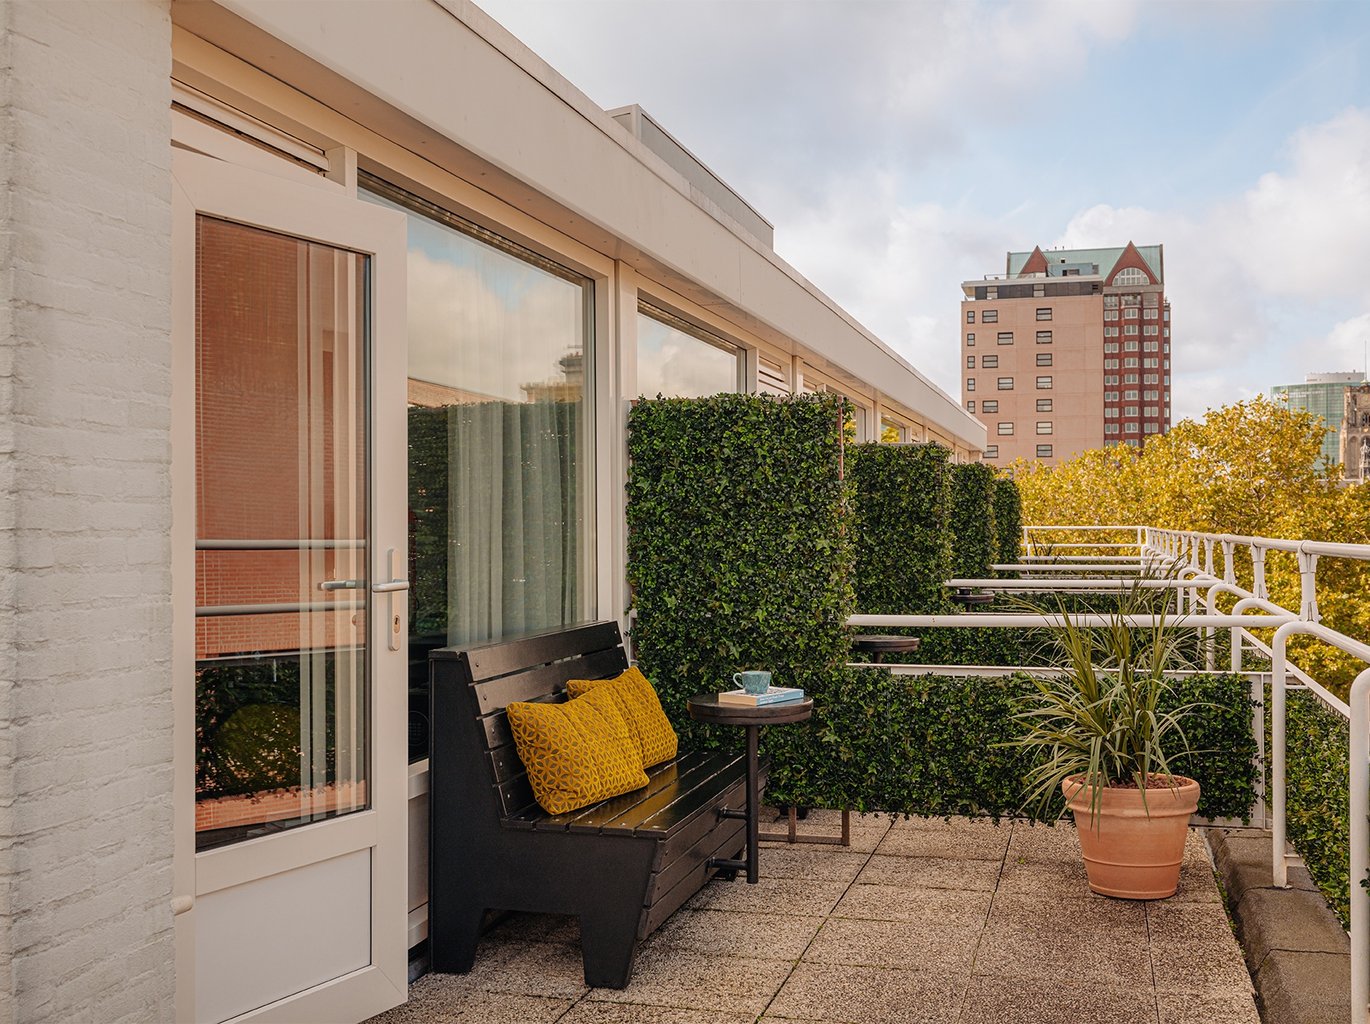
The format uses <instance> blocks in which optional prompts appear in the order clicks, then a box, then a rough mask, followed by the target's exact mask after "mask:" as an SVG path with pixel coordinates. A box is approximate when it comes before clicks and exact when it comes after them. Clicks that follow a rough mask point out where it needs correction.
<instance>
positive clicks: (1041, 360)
mask: <svg viewBox="0 0 1370 1024" xmlns="http://www.w3.org/2000/svg"><path fill="white" fill-rule="evenodd" d="M961 290H962V291H963V292H964V294H965V298H964V299H963V300H962V302H961V367H962V369H961V401H962V402H963V403H964V404H965V407H966V411H967V412H970V413H973V414H975V415H976V416H978V417H979V418H980V419H981V420H982V421H984V423H985V425H986V426H987V427H988V428H989V439H988V445H987V447H986V448H985V460H986V461H987V462H991V463H994V464H996V465H1006V464H1007V463H1009V462H1011V461H1012V460H1013V459H1015V458H1018V457H1020V456H1021V457H1023V458H1026V459H1036V460H1040V461H1042V462H1046V463H1049V464H1055V463H1058V462H1062V461H1064V460H1066V459H1069V458H1070V457H1071V456H1072V455H1075V454H1077V453H1079V452H1082V451H1086V450H1088V449H1091V448H1102V447H1104V446H1105V445H1109V444H1119V443H1126V444H1130V445H1134V446H1136V447H1140V446H1142V445H1143V444H1145V442H1146V440H1147V439H1148V438H1150V437H1154V436H1156V435H1158V434H1164V433H1165V432H1166V431H1167V430H1168V429H1169V427H1170V326H1171V325H1170V303H1169V302H1168V301H1167V300H1166V297H1165V259H1164V246H1160V245H1144V246H1140V247H1139V246H1136V245H1133V244H1132V243H1131V242H1128V243H1127V245H1124V246H1121V247H1118V248H1112V249H1052V250H1049V251H1047V252H1043V251H1042V249H1041V248H1040V247H1038V248H1035V249H1033V250H1032V251H1031V252H1010V253H1009V254H1008V258H1007V261H1006V266H1005V273H1003V274H991V275H986V276H985V277H984V278H983V279H981V280H976V281H966V282H964V283H963V284H962V285H961Z"/></svg>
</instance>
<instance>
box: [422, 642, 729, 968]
mask: <svg viewBox="0 0 1370 1024" xmlns="http://www.w3.org/2000/svg"><path fill="white" fill-rule="evenodd" d="M430 659H431V660H430V669H431V702H432V703H431V711H432V713H431V720H432V727H433V740H432V753H431V755H430V761H429V765H430V769H431V774H430V790H429V793H430V795H429V800H430V804H429V806H430V808H431V822H432V826H431V839H432V847H431V857H430V865H431V868H430V872H431V874H430V889H429V904H428V914H429V926H428V935H429V950H430V955H431V957H432V964H433V969H434V970H435V971H441V972H451V973H458V974H464V973H466V972H467V971H469V970H470V969H471V967H472V964H473V963H474V961H475V955H476V943H477V941H478V939H479V937H480V933H481V930H482V927H483V923H484V921H485V919H486V915H487V912H488V911H491V910H516V911H532V912H540V913H551V914H571V915H575V916H577V917H579V918H580V931H581V946H582V952H583V955H584V961H585V983H586V984H587V985H592V986H596V987H604V988H623V987H625V986H626V985H627V984H628V981H629V978H630V977H631V975H632V970H633V958H634V956H635V955H636V952H637V944H638V943H639V942H640V941H641V940H642V939H644V938H646V937H647V936H648V935H649V934H651V932H652V931H653V930H655V929H656V928H657V927H658V926H659V925H660V924H661V923H662V922H663V921H665V920H666V919H667V918H668V917H670V915H671V914H672V913H674V912H675V910H676V909H677V908H679V907H680V905H681V904H683V903H684V902H685V901H686V900H687V899H689V898H690V897H691V896H693V895H694V894H695V893H696V892H698V891H699V890H700V889H701V888H702V887H703V886H704V884H705V883H706V882H708V881H709V879H710V878H712V877H713V876H714V875H715V874H718V873H719V869H718V868H716V867H714V866H713V865H712V864H711V863H710V861H711V859H713V858H731V859H734V860H735V859H737V858H738V857H739V856H740V853H741V850H742V848H743V846H744V845H745V842H746V835H745V831H744V826H745V823H744V822H743V821H742V820H739V819H738V818H737V817H734V816H733V813H740V811H739V810H738V809H740V808H742V807H743V806H744V805H745V802H746V793H745V781H746V765H745V761H744V759H743V758H742V757H735V756H731V755H725V754H718V753H689V754H682V755H681V756H680V757H678V758H677V759H676V760H674V761H668V762H666V763H665V764H663V765H658V766H657V767H655V768H650V769H648V771H647V776H648V780H649V781H648V784H647V785H646V786H645V787H643V788H642V789H639V790H635V791H634V792H632V793H626V794H624V795H623V796H619V797H614V798H612V799H609V800H605V801H602V802H600V803H597V804H594V805H592V806H590V807H586V808H582V809H581V810H578V811H571V812H568V813H566V814H557V815H552V814H547V813H546V812H545V811H543V810H542V808H540V807H539V806H538V805H537V804H536V803H535V802H534V800H533V793H532V790H531V789H530V787H529V784H528V779H527V776H526V775H525V774H524V771H523V765H522V763H521V762H520V761H519V757H518V751H517V750H516V748H515V747H514V741H513V737H512V735H511V734H510V731H509V723H508V720H507V719H506V717H505V713H504V708H505V706H506V705H507V704H509V703H510V702H511V701H527V700H531V701H564V700H565V699H566V681H567V680H568V679H603V678H609V677H612V676H615V675H617V674H618V673H619V672H621V671H623V669H625V668H627V667H628V660H627V656H626V653H625V652H624V649H623V640H622V637H621V636H620V635H619V631H618V625H617V623H613V622H599V623H594V624H592V625H589V626H579V627H575V628H572V629H566V630H560V631H558V632H554V633H544V634H541V635H538V636H532V637H526V638H523V639H519V640H512V641H509V642H506V643H497V644H488V645H485V646H481V647H472V648H468V649H466V650H458V649H454V648H444V649H442V650H437V651H434V652H433V653H432V654H431V656H430ZM725 809H731V812H733V813H725Z"/></svg>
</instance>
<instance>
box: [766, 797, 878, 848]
mask: <svg viewBox="0 0 1370 1024" xmlns="http://www.w3.org/2000/svg"><path fill="white" fill-rule="evenodd" d="M889 827H890V816H889V815H888V814H855V813H853V814H852V816H851V831H850V838H851V845H850V846H831V845H830V844H827V843H822V844H819V843H814V844H810V847H811V848H812V849H829V848H831V849H837V850H847V851H853V850H854V851H856V852H858V853H870V852H871V851H872V850H874V849H875V848H876V846H878V845H879V843H880V840H881V839H882V838H884V835H885V833H886V832H888V831H889ZM788 829H789V819H788V818H784V817H782V818H774V819H773V817H772V816H771V815H770V814H766V813H764V812H763V814H762V816H761V831H762V832H785V831H787V830H788ZM797 831H798V832H799V834H800V835H803V834H805V833H812V834H816V835H824V836H840V835H841V834H842V812H841V811H829V810H824V809H820V808H815V809H814V810H811V811H809V815H808V817H807V818H804V819H802V820H801V821H800V822H799V824H798V829H797ZM785 845H787V846H788V845H790V844H789V843H786V844H785ZM794 845H800V844H794Z"/></svg>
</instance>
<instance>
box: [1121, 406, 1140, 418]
mask: <svg viewBox="0 0 1370 1024" xmlns="http://www.w3.org/2000/svg"><path fill="white" fill-rule="evenodd" d="M1123 418H1124V419H1129V418H1130V419H1134V420H1135V419H1136V418H1137V407H1136V406H1135V405H1125V406H1123Z"/></svg>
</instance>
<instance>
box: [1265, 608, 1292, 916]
mask: <svg viewBox="0 0 1370 1024" xmlns="http://www.w3.org/2000/svg"><path fill="white" fill-rule="evenodd" d="M1290 632H1292V631H1290V630H1288V629H1287V627H1286V626H1281V627H1280V628H1279V629H1277V630H1275V642H1274V643H1273V644H1272V645H1271V651H1272V653H1273V655H1274V656H1273V657H1272V658H1271V659H1270V793H1269V794H1268V796H1269V800H1270V875H1271V879H1272V882H1273V884H1274V885H1275V887H1276V888H1278V889H1287V888H1288V887H1289V864H1288V862H1287V861H1286V859H1285V855H1284V846H1285V836H1284V814H1285V799H1284V756H1285V745H1284V719H1285V712H1284V680H1285V672H1286V665H1285V656H1284V649H1285V643H1286V641H1287V638H1288V636H1289V633H1290Z"/></svg>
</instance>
